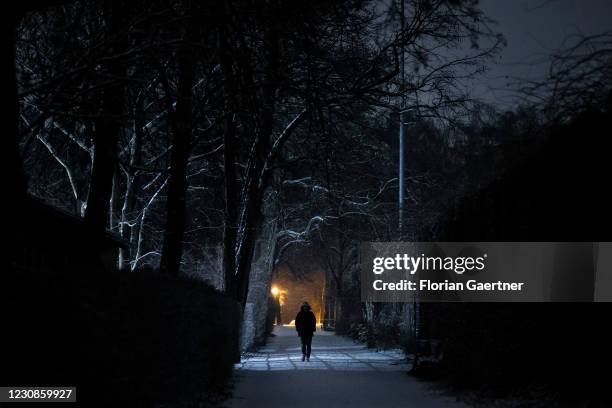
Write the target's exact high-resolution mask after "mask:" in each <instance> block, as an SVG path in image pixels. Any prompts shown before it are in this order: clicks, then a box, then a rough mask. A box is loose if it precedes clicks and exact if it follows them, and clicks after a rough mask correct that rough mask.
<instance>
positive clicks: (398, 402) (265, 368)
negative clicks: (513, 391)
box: [228, 327, 464, 408]
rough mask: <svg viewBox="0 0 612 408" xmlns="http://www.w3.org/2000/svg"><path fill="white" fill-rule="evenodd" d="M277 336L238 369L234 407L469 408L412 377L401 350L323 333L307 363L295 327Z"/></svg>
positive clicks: (278, 330) (281, 330)
mask: <svg viewBox="0 0 612 408" xmlns="http://www.w3.org/2000/svg"><path fill="white" fill-rule="evenodd" d="M274 333H275V337H272V338H271V339H270V341H269V342H268V345H267V346H266V347H264V348H262V349H260V350H259V351H258V352H256V353H250V354H248V355H246V356H243V361H242V362H241V363H239V364H237V365H236V386H235V389H234V398H233V399H232V400H231V401H229V403H228V405H229V406H230V407H232V408H242V407H265V408H276V407H283V408H288V407H309V408H314V407H317V408H319V407H320V408H325V407H351V408H358V407H381V408H386V407H425V408H427V407H456V408H459V407H463V406H464V405H461V404H459V403H456V402H455V401H454V400H452V399H449V398H446V397H442V396H440V395H437V394H435V393H434V392H433V391H431V390H430V389H428V388H427V386H426V385H425V384H423V383H419V382H418V381H417V380H415V379H414V378H412V377H411V376H409V375H408V374H407V371H408V370H409V369H410V363H409V362H407V361H406V359H405V357H404V355H403V353H402V352H401V351H399V350H392V351H378V352H377V351H374V350H371V349H368V348H366V347H365V346H363V345H361V344H357V343H354V342H352V341H351V340H349V339H346V338H344V337H340V336H335V335H334V334H333V333H330V332H321V331H318V332H317V333H315V337H314V338H313V341H312V355H311V357H310V362H302V353H301V348H300V342H299V337H298V336H297V334H296V333H295V328H293V327H276V328H275V329H274Z"/></svg>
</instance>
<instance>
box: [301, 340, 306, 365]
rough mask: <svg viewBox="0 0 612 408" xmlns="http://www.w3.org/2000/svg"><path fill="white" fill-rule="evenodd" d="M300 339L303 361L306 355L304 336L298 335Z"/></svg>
mask: <svg viewBox="0 0 612 408" xmlns="http://www.w3.org/2000/svg"><path fill="white" fill-rule="evenodd" d="M300 340H302V361H304V358H305V357H306V341H305V340H306V337H304V336H300Z"/></svg>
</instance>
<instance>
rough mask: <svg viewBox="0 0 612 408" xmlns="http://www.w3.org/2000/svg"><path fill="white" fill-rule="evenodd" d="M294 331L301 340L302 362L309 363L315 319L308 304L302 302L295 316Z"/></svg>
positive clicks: (315, 325)
mask: <svg viewBox="0 0 612 408" xmlns="http://www.w3.org/2000/svg"><path fill="white" fill-rule="evenodd" d="M295 330H296V331H297V333H298V336H300V339H301V340H302V361H304V360H306V361H310V349H311V346H312V336H313V334H314V332H315V331H317V318H316V317H315V315H314V313H312V311H311V310H310V305H309V304H308V302H304V303H303V304H302V306H301V307H300V311H299V312H298V314H297V316H295Z"/></svg>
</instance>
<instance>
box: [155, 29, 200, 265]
mask: <svg viewBox="0 0 612 408" xmlns="http://www.w3.org/2000/svg"><path fill="white" fill-rule="evenodd" d="M193 25H194V23H193V22H189V23H188V27H187V30H186V33H185V38H184V40H185V43H184V44H183V45H182V47H181V50H180V51H179V56H178V63H179V74H178V76H179V78H178V97H177V101H176V111H175V112H174V113H173V114H172V113H171V116H172V118H171V121H172V125H173V126H172V130H173V138H172V150H171V154H170V166H171V167H170V178H169V180H168V204H167V217H166V229H165V233H164V243H163V246H162V254H161V261H160V269H161V271H162V272H164V273H167V274H170V275H175V276H176V275H178V273H179V270H180V266H181V258H182V256H183V235H184V234H185V216H186V215H185V214H186V207H185V205H186V202H185V200H186V196H187V154H188V153H189V151H188V150H189V148H188V145H189V142H190V139H191V131H192V129H191V127H192V121H193V95H192V88H193V85H194V79H195V71H196V58H195V55H194V50H193V49H192V48H191V47H190V46H189V44H190V43H191V42H193V39H194V34H195V33H194V31H195V27H194V26H193Z"/></svg>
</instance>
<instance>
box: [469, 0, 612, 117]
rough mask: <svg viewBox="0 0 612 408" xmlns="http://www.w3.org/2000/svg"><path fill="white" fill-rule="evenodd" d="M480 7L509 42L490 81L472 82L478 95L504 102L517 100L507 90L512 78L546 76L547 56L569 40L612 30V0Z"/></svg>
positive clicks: (486, 1) (495, 0) (485, 3)
mask: <svg viewBox="0 0 612 408" xmlns="http://www.w3.org/2000/svg"><path fill="white" fill-rule="evenodd" d="M481 9H482V10H483V11H484V12H485V14H486V15H487V16H488V17H489V18H492V19H494V20H495V21H497V26H496V27H494V28H495V29H496V31H498V32H501V33H503V35H504V36H505V38H506V40H507V41H508V45H507V47H506V48H505V49H504V50H503V51H502V53H501V55H499V56H498V57H497V58H496V63H495V64H492V65H491V66H490V67H489V70H488V72H487V73H486V75H485V76H486V80H485V81H482V82H479V83H476V84H473V86H474V88H475V91H476V93H477V95H478V96H479V97H481V98H483V99H485V100H487V101H488V102H491V103H494V104H496V105H498V106H500V107H510V106H511V105H512V103H513V97H512V94H511V93H509V92H508V91H507V90H505V89H507V88H508V84H509V83H510V82H512V78H513V77H519V78H529V79H536V78H538V77H541V76H542V75H543V74H544V73H545V72H546V70H547V69H548V59H547V58H546V56H547V55H550V54H551V53H553V52H554V51H555V50H556V49H559V48H560V47H562V46H563V43H564V40H565V39H568V38H571V36H576V35H577V34H583V35H591V34H597V33H602V32H604V31H609V30H612V1H610V0H581V1H578V0H511V1H502V0H481ZM574 38H575V37H574Z"/></svg>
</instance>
